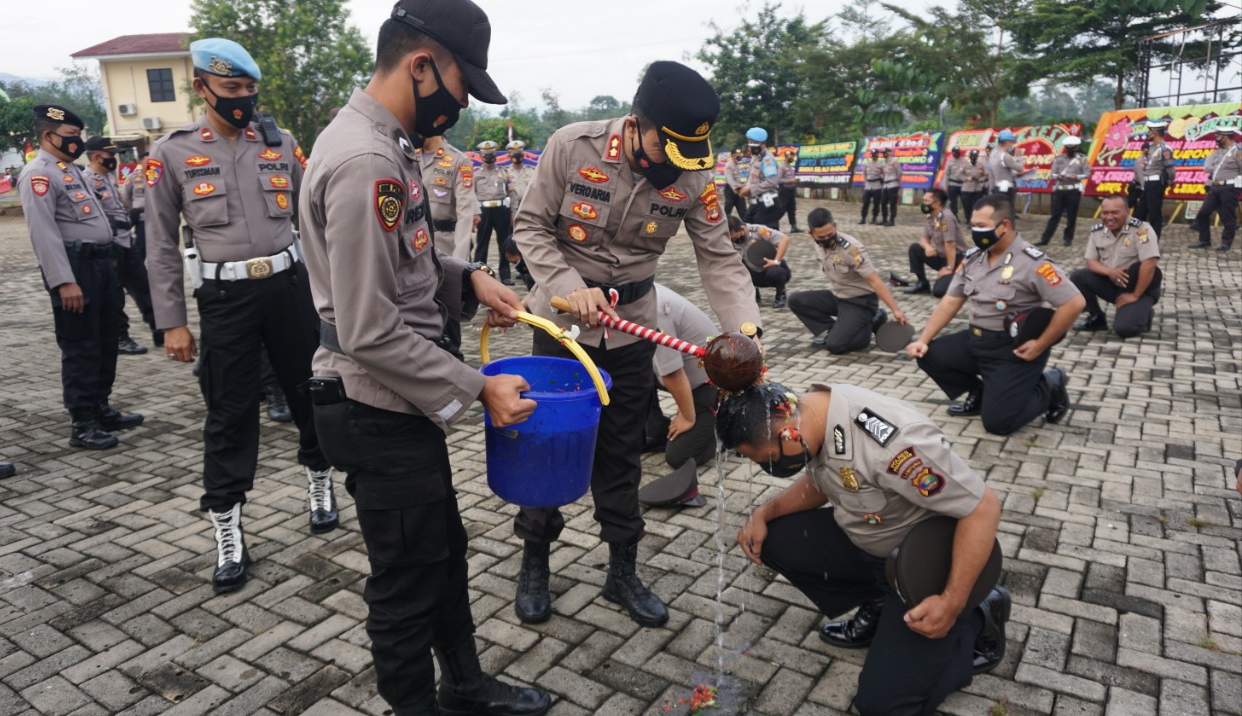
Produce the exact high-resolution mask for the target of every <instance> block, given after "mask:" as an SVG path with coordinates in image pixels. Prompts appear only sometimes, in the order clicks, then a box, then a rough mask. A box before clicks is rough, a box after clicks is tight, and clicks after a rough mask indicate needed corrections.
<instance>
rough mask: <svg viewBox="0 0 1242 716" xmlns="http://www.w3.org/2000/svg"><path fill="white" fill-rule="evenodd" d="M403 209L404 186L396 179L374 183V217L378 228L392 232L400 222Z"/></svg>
mask: <svg viewBox="0 0 1242 716" xmlns="http://www.w3.org/2000/svg"><path fill="white" fill-rule="evenodd" d="M404 208H405V185H404V184H403V183H402V182H400V181H397V180H396V179H380V180H378V181H376V182H375V216H376V218H378V219H379V223H380V228H381V229H383V230H384V231H392V230H393V229H396V228H397V222H399V221H401V214H402V212H403V209H404Z"/></svg>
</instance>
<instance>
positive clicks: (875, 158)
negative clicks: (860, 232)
mask: <svg viewBox="0 0 1242 716" xmlns="http://www.w3.org/2000/svg"><path fill="white" fill-rule="evenodd" d="M868 208H870V209H871V223H872V224H877V223H879V222H878V221H876V216H878V215H879V214H880V212H881V211H883V212H884V223H885V224H887V223H888V204H885V203H884V164H883V162H881V161H880V153H879V152H878V151H876V150H874V149H872V150H871V161H868V162H866V163H865V164H863V202H862V218H860V219H859V220H858V223H859V224H865V223H867V209H868Z"/></svg>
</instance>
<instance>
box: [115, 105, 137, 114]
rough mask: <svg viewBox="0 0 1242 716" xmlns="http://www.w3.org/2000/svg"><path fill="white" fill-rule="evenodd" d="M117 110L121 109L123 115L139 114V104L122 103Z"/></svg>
mask: <svg viewBox="0 0 1242 716" xmlns="http://www.w3.org/2000/svg"><path fill="white" fill-rule="evenodd" d="M117 110H118V111H120V113H121V116H122V117H132V116H134V115H135V114H138V105H136V104H122V105H119V106H117Z"/></svg>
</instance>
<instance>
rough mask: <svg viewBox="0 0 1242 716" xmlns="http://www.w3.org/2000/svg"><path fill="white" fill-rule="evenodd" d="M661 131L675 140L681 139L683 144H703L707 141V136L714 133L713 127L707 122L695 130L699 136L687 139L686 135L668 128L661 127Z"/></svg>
mask: <svg viewBox="0 0 1242 716" xmlns="http://www.w3.org/2000/svg"><path fill="white" fill-rule="evenodd" d="M660 131H661V132H664V133H665V134H667V135H668V136H670V137H672V138H673V139H680V140H681V141H683V142H701V141H703V140H704V139H707V134H708V132H710V131H712V128H711V125H709V124H708V123H707V122H704V123H703V124H702V125H700V126H699V128H698V129H696V130H694V131H695V132H696V133H697V134H698V136H695V137H687V136H686V135H684V134H678V133H677V132H674V131H673V130H671V129H669V128H668V127H660Z"/></svg>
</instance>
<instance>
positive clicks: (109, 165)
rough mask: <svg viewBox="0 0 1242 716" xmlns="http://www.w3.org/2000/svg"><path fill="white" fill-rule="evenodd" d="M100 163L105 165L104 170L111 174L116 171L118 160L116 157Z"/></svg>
mask: <svg viewBox="0 0 1242 716" xmlns="http://www.w3.org/2000/svg"><path fill="white" fill-rule="evenodd" d="M99 163H100V164H102V165H103V168H104V169H107V170H108V171H110V172H114V171H116V158H115V157H113V158H111V159H104V160H101V161H100V162H99Z"/></svg>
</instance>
